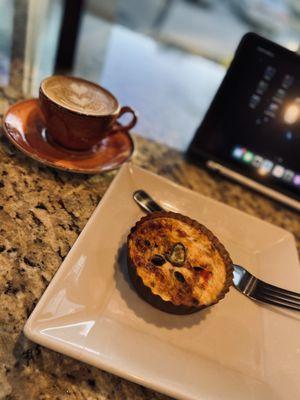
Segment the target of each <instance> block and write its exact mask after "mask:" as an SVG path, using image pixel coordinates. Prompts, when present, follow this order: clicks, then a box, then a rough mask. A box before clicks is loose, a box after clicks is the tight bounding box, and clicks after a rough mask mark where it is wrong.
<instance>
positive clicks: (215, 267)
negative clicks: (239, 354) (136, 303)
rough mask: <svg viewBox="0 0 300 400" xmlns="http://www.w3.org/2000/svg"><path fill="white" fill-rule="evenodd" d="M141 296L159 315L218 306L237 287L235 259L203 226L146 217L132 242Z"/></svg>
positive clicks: (168, 215) (131, 260)
mask: <svg viewBox="0 0 300 400" xmlns="http://www.w3.org/2000/svg"><path fill="white" fill-rule="evenodd" d="M127 256H128V272H129V277H130V279H131V282H132V284H133V286H134V287H135V289H136V291H137V292H138V294H139V295H140V296H141V297H142V298H143V299H144V300H146V301H147V302H148V303H150V304H151V305H153V306H154V307H156V308H159V309H160V310H163V311H166V312H169V313H173V314H189V313H193V312H196V311H198V310H201V309H203V308H206V307H208V306H210V305H212V304H215V303H217V302H218V301H219V300H220V299H222V298H223V297H224V296H225V294H226V293H227V292H228V290H229V287H230V285H231V284H232V278H233V268H232V261H231V258H230V256H229V254H228V252H227V250H226V249H225V247H224V246H223V245H222V244H221V243H220V241H219V240H218V239H217V237H216V236H215V235H214V234H213V233H212V232H211V231H210V230H208V229H207V228H206V227H205V226H204V225H201V224H200V223H198V222H197V221H195V220H193V219H191V218H189V217H186V216H184V215H181V214H178V213H174V212H165V211H164V212H154V213H152V214H149V215H147V216H145V217H143V218H142V219H141V220H140V221H138V222H137V223H136V225H135V226H134V227H133V228H132V229H131V231H130V234H129V235H128V238H127Z"/></svg>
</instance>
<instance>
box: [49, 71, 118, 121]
mask: <svg viewBox="0 0 300 400" xmlns="http://www.w3.org/2000/svg"><path fill="white" fill-rule="evenodd" d="M42 91H43V92H44V94H45V95H46V96H47V97H48V98H49V99H50V100H52V101H54V102H55V103H57V104H59V105H61V106H62V107H65V108H67V109H69V110H71V111H76V112H79V113H83V114H88V115H107V114H112V113H113V112H114V111H116V109H117V108H118V103H117V101H116V100H115V98H114V97H113V96H111V95H110V94H109V93H108V92H106V91H105V90H104V89H102V88H101V87H99V86H97V85H95V84H93V83H91V82H87V81H84V80H81V79H79V78H72V77H65V76H52V77H50V78H47V79H46V80H44V81H43V82H42Z"/></svg>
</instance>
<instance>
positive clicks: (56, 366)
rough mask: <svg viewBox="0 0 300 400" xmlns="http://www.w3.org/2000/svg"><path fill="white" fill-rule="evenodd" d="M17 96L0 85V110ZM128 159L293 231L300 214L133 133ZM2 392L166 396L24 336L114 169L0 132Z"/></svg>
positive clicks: (10, 395)
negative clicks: (78, 164)
mask: <svg viewBox="0 0 300 400" xmlns="http://www.w3.org/2000/svg"><path fill="white" fill-rule="evenodd" d="M18 98H19V94H18V92H16V91H14V90H13V89H6V90H5V91H4V90H2V92H1V90H0V113H1V115H2V114H3V112H4V111H5V110H6V108H7V107H8V105H9V104H10V103H13V102H14V101H16V100H17V99H18ZM134 140H135V144H136V152H135V155H134V157H133V162H134V163H136V164H138V165H139V166H142V167H144V168H146V169H149V170H151V171H153V172H156V173H158V174H160V175H162V176H165V177H166V178H168V179H171V180H173V181H175V182H177V183H180V184H182V185H183V186H186V187H188V188H190V189H192V190H195V191H196V192H199V193H202V194H204V195H207V196H210V197H213V198H214V199H217V200H220V201H222V202H224V203H226V204H229V205H231V206H233V207H236V208H238V209H240V210H243V211H245V212H247V213H249V214H251V215H255V216H257V217H260V218H262V219H264V220H267V221H269V222H271V223H274V224H276V225H278V226H281V227H283V228H285V229H287V230H289V231H290V232H292V233H293V234H294V235H295V237H296V241H297V245H298V248H299V245H300V221H299V216H298V214H297V213H295V212H293V211H290V210H287V209H286V208H284V207H283V206H280V205H278V204H276V203H274V202H272V201H271V200H268V199H266V198H264V197H262V196H260V195H258V194H254V193H253V192H251V191H250V190H247V189H245V188H242V187H241V186H239V185H237V184H234V183H231V182H229V181H227V180H225V179H223V178H220V177H215V176H212V175H211V174H209V173H208V172H206V171H205V170H202V169H199V168H196V167H195V166H193V165H190V164H188V163H187V162H186V161H185V160H184V159H183V157H182V155H181V154H180V153H179V152H177V151H175V150H172V149H169V148H167V147H165V146H162V145H160V144H157V143H154V142H151V141H148V140H145V139H143V138H141V137H139V136H135V137H134ZM0 158H1V163H0V220H1V225H0V398H6V399H11V400H12V399H101V400H107V399H118V400H119V399H120V400H121V399H130V400H135V399H161V400H162V399H167V397H166V396H164V395H162V394H159V393H156V392H153V391H151V390H148V389H145V388H143V387H141V386H138V385H135V384H133V383H130V382H128V381H126V380H123V379H121V378H118V377H116V376H114V375H111V374H109V373H107V372H104V371H101V370H98V369H96V368H93V367H90V366H88V365H86V364H83V363H81V362H78V361H75V360H72V359H70V358H68V357H66V356H63V355H61V354H58V353H55V352H53V351H50V350H48V349H46V348H43V347H41V346H39V345H36V344H34V343H32V342H30V341H29V340H27V339H26V338H25V337H24V335H23V333H22V328H23V326H24V323H25V321H26V319H27V317H28V316H29V314H30V313H31V311H32V310H33V308H34V306H35V304H36V303H37V302H38V300H39V298H40V297H41V295H42V293H43V291H44V290H45V288H46V287H47V285H48V284H49V282H50V281H51V279H52V277H53V275H54V274H55V272H56V271H57V269H58V268H59V266H60V264H61V262H62V260H63V259H64V257H65V256H66V255H67V253H68V251H69V250H70V248H71V246H72V244H73V243H74V241H75V240H76V238H77V237H78V235H79V233H80V232H81V230H82V229H83V227H84V226H85V224H86V222H87V221H88V219H89V217H90V215H91V213H92V212H93V210H94V208H95V207H96V205H97V204H98V202H99V201H100V200H101V197H102V196H103V194H104V192H105V191H106V189H107V188H108V186H109V185H110V183H111V181H112V180H113V178H114V176H115V175H116V171H114V172H109V173H105V174H102V175H100V174H99V175H94V176H86V175H77V174H70V173H64V172H60V171H57V170H54V169H51V168H48V167H46V166H43V165H41V164H38V163H37V162H35V161H33V160H31V159H28V158H27V157H26V156H24V155H23V154H21V153H20V152H19V151H17V150H16V149H14V148H13V147H12V146H11V145H10V144H9V143H8V142H7V141H6V139H5V138H4V137H3V136H2V137H1V139H0Z"/></svg>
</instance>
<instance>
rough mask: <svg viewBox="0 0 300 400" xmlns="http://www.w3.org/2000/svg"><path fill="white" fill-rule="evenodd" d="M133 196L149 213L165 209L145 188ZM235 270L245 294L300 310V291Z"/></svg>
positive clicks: (235, 279) (237, 285)
mask: <svg viewBox="0 0 300 400" xmlns="http://www.w3.org/2000/svg"><path fill="white" fill-rule="evenodd" d="M133 198H134V200H135V201H136V202H137V203H138V205H139V206H140V207H141V208H142V209H143V210H144V211H146V212H148V213H151V212H155V211H164V209H163V208H162V207H161V206H160V205H159V204H157V203H156V202H155V201H154V200H153V199H152V198H151V196H150V195H149V194H148V193H146V192H145V191H144V190H137V191H136V192H134V194H133ZM233 270H234V272H233V284H234V287H235V288H236V289H237V290H238V291H239V292H241V293H242V294H244V295H245V296H247V297H249V298H250V299H252V300H257V301H261V302H264V303H268V304H271V305H273V306H279V307H285V308H289V309H292V310H297V311H300V293H296V292H292V291H290V290H287V289H282V288H279V287H277V286H274V285H271V284H269V283H266V282H264V281H262V280H260V279H258V278H256V277H255V276H254V275H252V274H251V273H250V272H248V271H247V270H246V269H245V268H244V267H241V266H240V265H236V264H233Z"/></svg>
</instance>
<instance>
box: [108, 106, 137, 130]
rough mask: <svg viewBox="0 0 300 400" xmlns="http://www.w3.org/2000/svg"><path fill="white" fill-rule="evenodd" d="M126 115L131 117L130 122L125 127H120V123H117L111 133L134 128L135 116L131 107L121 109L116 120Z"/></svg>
mask: <svg viewBox="0 0 300 400" xmlns="http://www.w3.org/2000/svg"><path fill="white" fill-rule="evenodd" d="M126 113H130V114H131V115H132V119H131V121H129V122H128V124H127V125H121V124H120V122H118V125H116V126H115V127H114V128H113V131H115V132H120V131H128V130H129V129H131V128H133V127H134V126H135V124H136V123H137V115H136V113H135V112H134V110H133V109H132V108H131V107H128V106H124V107H122V108H121V110H120V112H119V115H118V118H120V117H122V115H124V114H126Z"/></svg>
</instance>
